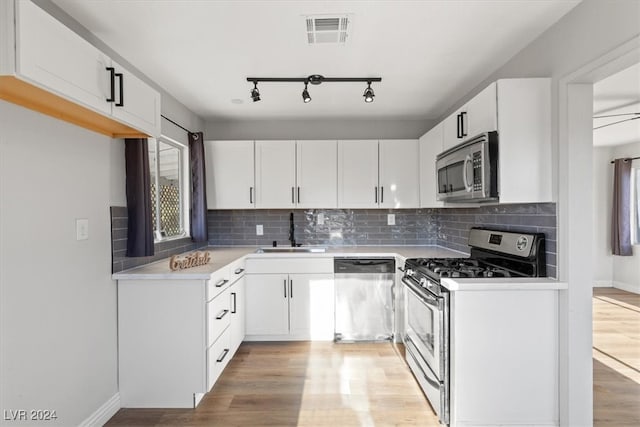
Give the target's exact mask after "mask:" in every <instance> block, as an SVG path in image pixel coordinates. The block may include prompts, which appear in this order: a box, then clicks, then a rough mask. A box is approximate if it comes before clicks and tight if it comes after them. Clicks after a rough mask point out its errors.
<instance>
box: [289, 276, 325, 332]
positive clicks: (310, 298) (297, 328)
mask: <svg viewBox="0 0 640 427" xmlns="http://www.w3.org/2000/svg"><path fill="white" fill-rule="evenodd" d="M333 283H334V282H333V274H290V275H289V310H290V325H291V328H290V332H291V335H298V336H304V337H308V339H311V340H332V339H333V332H334V304H335V302H334V285H333Z"/></svg>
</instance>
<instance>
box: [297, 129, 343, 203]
mask: <svg viewBox="0 0 640 427" xmlns="http://www.w3.org/2000/svg"><path fill="white" fill-rule="evenodd" d="M296 157H297V168H296V169H297V176H296V178H297V179H296V182H297V189H296V203H297V206H298V207H299V208H325V209H326V208H335V207H337V206H338V142H337V141H298V142H297V146H296Z"/></svg>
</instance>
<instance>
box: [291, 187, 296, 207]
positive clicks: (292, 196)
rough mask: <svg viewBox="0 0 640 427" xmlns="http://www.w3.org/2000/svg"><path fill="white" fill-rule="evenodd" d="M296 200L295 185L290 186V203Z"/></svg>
mask: <svg viewBox="0 0 640 427" xmlns="http://www.w3.org/2000/svg"><path fill="white" fill-rule="evenodd" d="M295 202H296V188H295V187H291V203H292V204H293V203H295Z"/></svg>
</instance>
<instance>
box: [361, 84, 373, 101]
mask: <svg viewBox="0 0 640 427" xmlns="http://www.w3.org/2000/svg"><path fill="white" fill-rule="evenodd" d="M362 96H364V102H366V103H369V102H373V97H374V96H376V94H375V93H374V92H373V89H371V82H367V88H366V89H365V90H364V94H362Z"/></svg>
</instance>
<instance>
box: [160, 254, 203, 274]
mask: <svg viewBox="0 0 640 427" xmlns="http://www.w3.org/2000/svg"><path fill="white" fill-rule="evenodd" d="M209 261H211V254H210V253H209V252H193V253H191V254H189V255H185V256H184V257H180V256H179V255H174V256H172V257H171V259H169V268H170V269H171V271H176V270H184V269H185V268H191V267H198V266H199V265H205V264H209Z"/></svg>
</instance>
